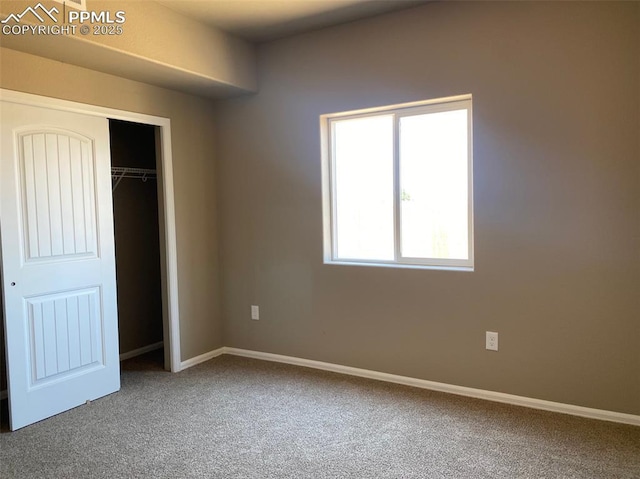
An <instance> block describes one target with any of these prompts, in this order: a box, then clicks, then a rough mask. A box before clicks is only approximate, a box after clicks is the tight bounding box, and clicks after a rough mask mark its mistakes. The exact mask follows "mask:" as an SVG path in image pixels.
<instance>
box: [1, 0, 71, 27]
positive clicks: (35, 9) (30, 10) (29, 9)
mask: <svg viewBox="0 0 640 479" xmlns="http://www.w3.org/2000/svg"><path fill="white" fill-rule="evenodd" d="M38 10H40V11H41V12H44V13H45V14H46V15H47V16H48V17H49V18H50V19H51V20H53V21H54V22H56V23H58V19H57V18H56V17H54V16H53V14H54V13H55V14H58V13H60V10H58V9H57V8H56V7H52V8H51V10H47V9H46V8H45V7H44V5H42V3H38V4H37V5H36V6H35V7H27V8H25V9H24V11H23V12H22V13H12V14H10V15H9V16H8V17H7V18H5V19H4V20H2V22H0V23H8V22H9V20H13V21H14V22H17V23H20V20H22V17H24V16H25V15H26V14H27V13H31V14H32V15H33V16H34V17H36V18H37V19H38V20H40V23H44V22H45V19H44V18H42V17H41V16H40V15H38Z"/></svg>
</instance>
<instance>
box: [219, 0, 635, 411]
mask: <svg viewBox="0 0 640 479" xmlns="http://www.w3.org/2000/svg"><path fill="white" fill-rule="evenodd" d="M639 27H640V4H638V3H635V2H620V3H616V2H607V3H592V2H557V3H551V2H547V3H545V2H533V3H524V2H504V3H488V2H477V3H476V2H471V3H461V2H443V3H433V4H429V5H426V6H423V7H419V8H416V9H412V10H408V11H404V12H400V13H396V14H390V15H385V16H381V17H377V18H374V19H369V20H365V21H361V22H356V23H351V24H348V25H343V26H339V27H336V28H332V29H327V30H322V31H318V32H314V33H310V34H306V35H300V36H297V37H293V38H290V39H284V40H281V41H276V42H273V43H269V44H266V45H263V46H262V47H261V48H260V51H259V72H260V77H259V81H260V92H259V94H258V95H256V96H252V97H247V98H239V99H234V100H227V101H224V102H221V103H219V107H218V110H217V114H218V126H217V128H216V133H217V137H218V149H217V158H218V162H219V163H218V176H217V190H218V198H219V216H220V237H221V250H220V257H221V262H222V297H223V298H224V303H223V317H224V329H223V332H224V342H225V345H227V346H233V347H239V348H248V349H253V350H260V351H267V352H273V353H279V354H286V355H292V356H298V357H303V358H311V359H316V360H322V361H329V362H333V363H338V364H345V365H349V366H355V367H360V368H367V369H373V370H378V371H384V372H388V373H395V374H400V375H407V376H413V377H417V378H423V379H428V380H433V381H441V382H445V383H451V384H457V385H463V386H470V387H475V388H482V389H488V390H494V391H502V392H506V393H512V394H517V395H523V396H528V397H532V398H540V399H546V400H551V401H559V402H563V403H569V404H576V405H581V406H587V407H593V408H602V409H608V410H613V411H619V412H625V413H632V414H640V352H639V351H640V348H639V347H638V345H639V344H640V320H639V319H640V257H639V254H638V251H639V250H640V214H639V209H638V208H639V206H640V145H639V141H638V136H639V133H640V117H639V113H640V112H639V110H640V92H639V85H640V81H639V65H638V63H639V59H640V41H639V40H640V39H639V35H640V33H639V32H640V28H639ZM463 93H472V94H473V99H474V122H475V123H474V134H475V142H474V155H475V170H474V172H475V228H476V234H475V248H476V271H475V272H473V273H464V272H447V271H424V270H406V269H391V268H367V267H355V266H329V265H323V264H322V211H321V203H322V202H321V171H320V155H319V153H320V143H319V132H318V129H319V121H318V117H319V115H321V114H323V113H330V112H337V111H344V110H350V109H356V108H365V107H373V106H378V105H387V104H394V103H400V102H408V101H415V100H423V99H428V98H437V97H441V96H447V95H456V94H463ZM251 304H258V305H260V307H261V310H260V312H261V320H260V321H251V320H250V311H249V306H250V305H251ZM487 330H491V331H498V332H499V333H500V351H499V352H497V353H495V352H489V351H485V349H484V333H485V331H487Z"/></svg>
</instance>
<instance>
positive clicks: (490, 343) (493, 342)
mask: <svg viewBox="0 0 640 479" xmlns="http://www.w3.org/2000/svg"><path fill="white" fill-rule="evenodd" d="M486 340H487V345H486V348H487V349H489V350H491V351H497V350H498V333H494V332H492V331H487V337H486Z"/></svg>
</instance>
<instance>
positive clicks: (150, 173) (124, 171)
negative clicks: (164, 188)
mask: <svg viewBox="0 0 640 479" xmlns="http://www.w3.org/2000/svg"><path fill="white" fill-rule="evenodd" d="M157 177H158V175H157V173H156V170H151V169H148V168H129V167H126V166H113V167H111V179H112V180H114V181H115V183H114V184H113V191H115V190H116V188H117V187H118V185H119V184H120V182H121V181H122V179H123V178H138V179H141V180H142V181H147V180H155V179H156V178H157Z"/></svg>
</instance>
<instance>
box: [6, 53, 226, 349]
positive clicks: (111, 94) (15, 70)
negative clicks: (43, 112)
mask: <svg viewBox="0 0 640 479" xmlns="http://www.w3.org/2000/svg"><path fill="white" fill-rule="evenodd" d="M0 61H1V63H0V67H1V72H2V74H1V76H0V86H1V87H2V88H6V89H10V90H17V91H23V92H28V93H34V94H38V95H44V96H50V97H55V98H63V99H66V100H72V101H78V102H83V103H88V104H91V105H100V106H105V107H110V108H117V109H122V110H127V111H134V112H140V113H145V114H150V115H157V116H162V117H166V118H170V119H171V133H172V136H171V141H172V148H173V168H174V188H175V190H174V191H175V208H176V230H177V251H178V282H179V303H180V321H181V323H180V340H181V341H180V343H181V353H182V354H181V356H182V360H186V359H189V358H192V357H194V356H197V355H199V354H202V353H205V352H208V351H211V350H212V349H216V348H218V347H220V346H222V337H221V322H220V298H219V294H218V291H219V267H218V243H217V235H218V233H217V227H216V223H217V218H216V214H215V211H216V197H215V190H214V188H213V186H212V185H213V184H214V182H215V175H216V171H215V170H216V169H215V164H214V147H215V143H214V140H213V131H214V129H215V124H214V121H213V114H212V106H211V102H210V101H208V100H205V99H202V98H197V97H193V96H189V95H185V94H182V93H177V92H173V91H170V90H164V89H162V88H157V87H153V86H149V85H146V84H143V83H138V82H134V81H130V80H125V79H121V78H117V77H114V76H111V75H106V74H103V73H98V72H94V71H91V70H86V69H83V68H79V67H76V66H73V65H68V64H63V63H59V62H55V61H52V60H47V59H43V58H40V57H35V56H32V55H28V54H24V53H20V52H16V51H13V50H7V49H2V50H1V57H0ZM203 211H207V212H209V213H210V214H207V215H203Z"/></svg>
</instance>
